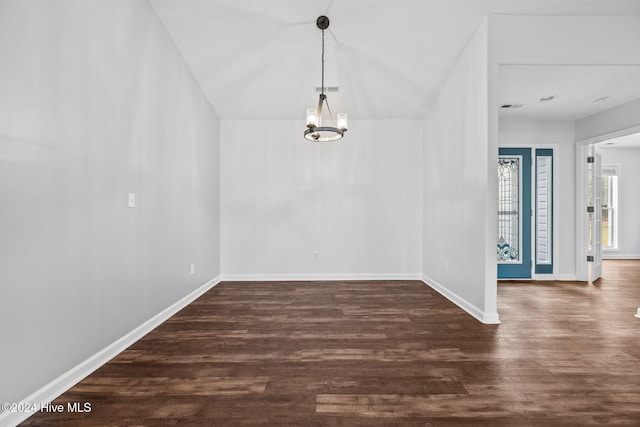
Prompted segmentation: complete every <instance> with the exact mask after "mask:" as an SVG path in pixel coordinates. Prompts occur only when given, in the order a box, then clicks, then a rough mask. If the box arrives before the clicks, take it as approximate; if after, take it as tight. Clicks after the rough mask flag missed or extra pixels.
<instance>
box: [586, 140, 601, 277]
mask: <svg viewBox="0 0 640 427" xmlns="http://www.w3.org/2000/svg"><path fill="white" fill-rule="evenodd" d="M586 188H587V217H588V219H587V227H588V233H589V238H588V239H587V242H588V243H587V262H588V263H589V265H588V270H589V282H595V281H596V280H598V279H599V278H600V277H601V276H602V161H601V156H600V153H599V152H598V149H597V147H596V146H595V145H593V144H592V145H590V146H589V156H588V157H587V186H586Z"/></svg>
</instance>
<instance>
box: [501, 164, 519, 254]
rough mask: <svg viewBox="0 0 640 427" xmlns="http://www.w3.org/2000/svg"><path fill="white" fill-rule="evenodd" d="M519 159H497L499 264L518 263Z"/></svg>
mask: <svg viewBox="0 0 640 427" xmlns="http://www.w3.org/2000/svg"><path fill="white" fill-rule="evenodd" d="M521 161H522V159H521V157H518V156H516V157H500V159H498V248H497V259H498V262H499V263H519V262H521V261H520V235H521V233H520V227H521V225H520V223H521V221H520V217H521V207H520V181H521V177H520V164H521Z"/></svg>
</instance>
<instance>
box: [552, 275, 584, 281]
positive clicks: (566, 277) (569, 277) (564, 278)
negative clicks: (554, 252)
mask: <svg viewBox="0 0 640 427" xmlns="http://www.w3.org/2000/svg"><path fill="white" fill-rule="evenodd" d="M553 280H558V281H563V282H577V281H578V278H577V277H576V275H575V274H556V276H555V279H553Z"/></svg>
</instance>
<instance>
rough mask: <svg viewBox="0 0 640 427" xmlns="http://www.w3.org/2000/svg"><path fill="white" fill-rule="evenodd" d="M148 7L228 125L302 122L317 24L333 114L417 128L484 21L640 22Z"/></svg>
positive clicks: (570, 1)
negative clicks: (323, 19)
mask: <svg viewBox="0 0 640 427" xmlns="http://www.w3.org/2000/svg"><path fill="white" fill-rule="evenodd" d="M151 1H152V4H153V6H154V7H155V9H156V11H157V13H158V15H159V16H160V19H161V20H162V22H163V23H164V25H165V26H166V28H167V30H168V31H169V34H170V35H171V37H172V39H173V40H174V42H175V43H176V45H177V47H178V49H179V50H180V52H181V54H182V55H183V57H184V59H185V61H186V62H187V64H188V66H189V67H190V69H191V70H192V72H193V74H194V76H195V78H196V79H197V80H198V82H199V83H200V85H201V86H202V89H203V91H204V93H205V94H206V96H207V98H208V99H209V101H210V102H211V105H212V106H213V107H214V109H215V110H216V112H217V113H218V115H219V117H220V118H221V119H224V120H241V119H251V120H266V119H301V120H302V119H304V113H305V110H306V109H307V108H309V107H312V106H314V104H315V103H316V102H317V94H316V92H315V88H316V87H317V86H320V48H321V32H320V30H319V29H318V28H317V27H316V24H315V21H316V18H317V17H318V16H320V15H327V16H328V17H329V18H330V20H331V25H330V27H329V29H328V30H327V31H326V32H325V33H326V55H325V60H326V71H325V73H326V81H325V85H326V86H338V87H339V93H337V94H330V95H329V101H330V106H331V109H332V110H333V112H334V113H335V112H340V111H347V112H348V113H349V117H350V118H352V119H363V118H387V119H393V118H417V119H420V118H423V117H424V115H425V112H426V109H427V106H428V105H429V102H430V100H431V99H432V97H433V96H434V95H435V94H436V93H437V91H438V87H439V86H440V84H441V83H442V81H443V79H444V78H445V76H446V74H447V72H448V71H449V70H450V69H451V67H452V65H453V63H454V61H455V60H456V58H457V56H458V55H459V54H460V52H461V50H462V49H463V48H464V46H465V44H466V43H467V42H468V40H469V38H470V37H471V35H472V34H473V32H474V30H475V29H476V28H477V26H478V24H479V23H480V21H481V20H482V18H483V17H484V16H485V15H487V14H495V13H502V14H541V15H616V16H617V15H620V16H628V15H640V1H638V0H607V1H599V0H508V1H507V0H396V1H375V2H374V1H371V0H270V1H264V0H189V1H179V0H151ZM510 71H511V74H510V75H509V77H510V78H511V80H512V81H513V80H515V81H518V79H517V78H514V75H513V72H515V71H514V70H510ZM538 71H540V70H538ZM618 71H619V70H618ZM527 72H529V73H530V72H531V71H530V70H529V71H527ZM608 75H611V76H615V75H616V74H615V73H612V74H608ZM516 86H517V85H516ZM518 90H520V89H519V88H518V87H516V88H513V87H510V88H509V91H512V92H514V93H517V92H518ZM503 92H504V91H503ZM509 95H510V93H507V94H505V96H507V97H508V96H509ZM513 102H518V101H513Z"/></svg>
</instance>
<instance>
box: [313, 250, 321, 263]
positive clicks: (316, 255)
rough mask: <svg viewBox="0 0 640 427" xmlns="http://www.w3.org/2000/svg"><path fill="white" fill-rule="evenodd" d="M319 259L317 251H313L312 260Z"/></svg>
mask: <svg viewBox="0 0 640 427" xmlns="http://www.w3.org/2000/svg"><path fill="white" fill-rule="evenodd" d="M319 259H320V254H319V253H318V252H314V253H313V260H314V261H318V260H319Z"/></svg>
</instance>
